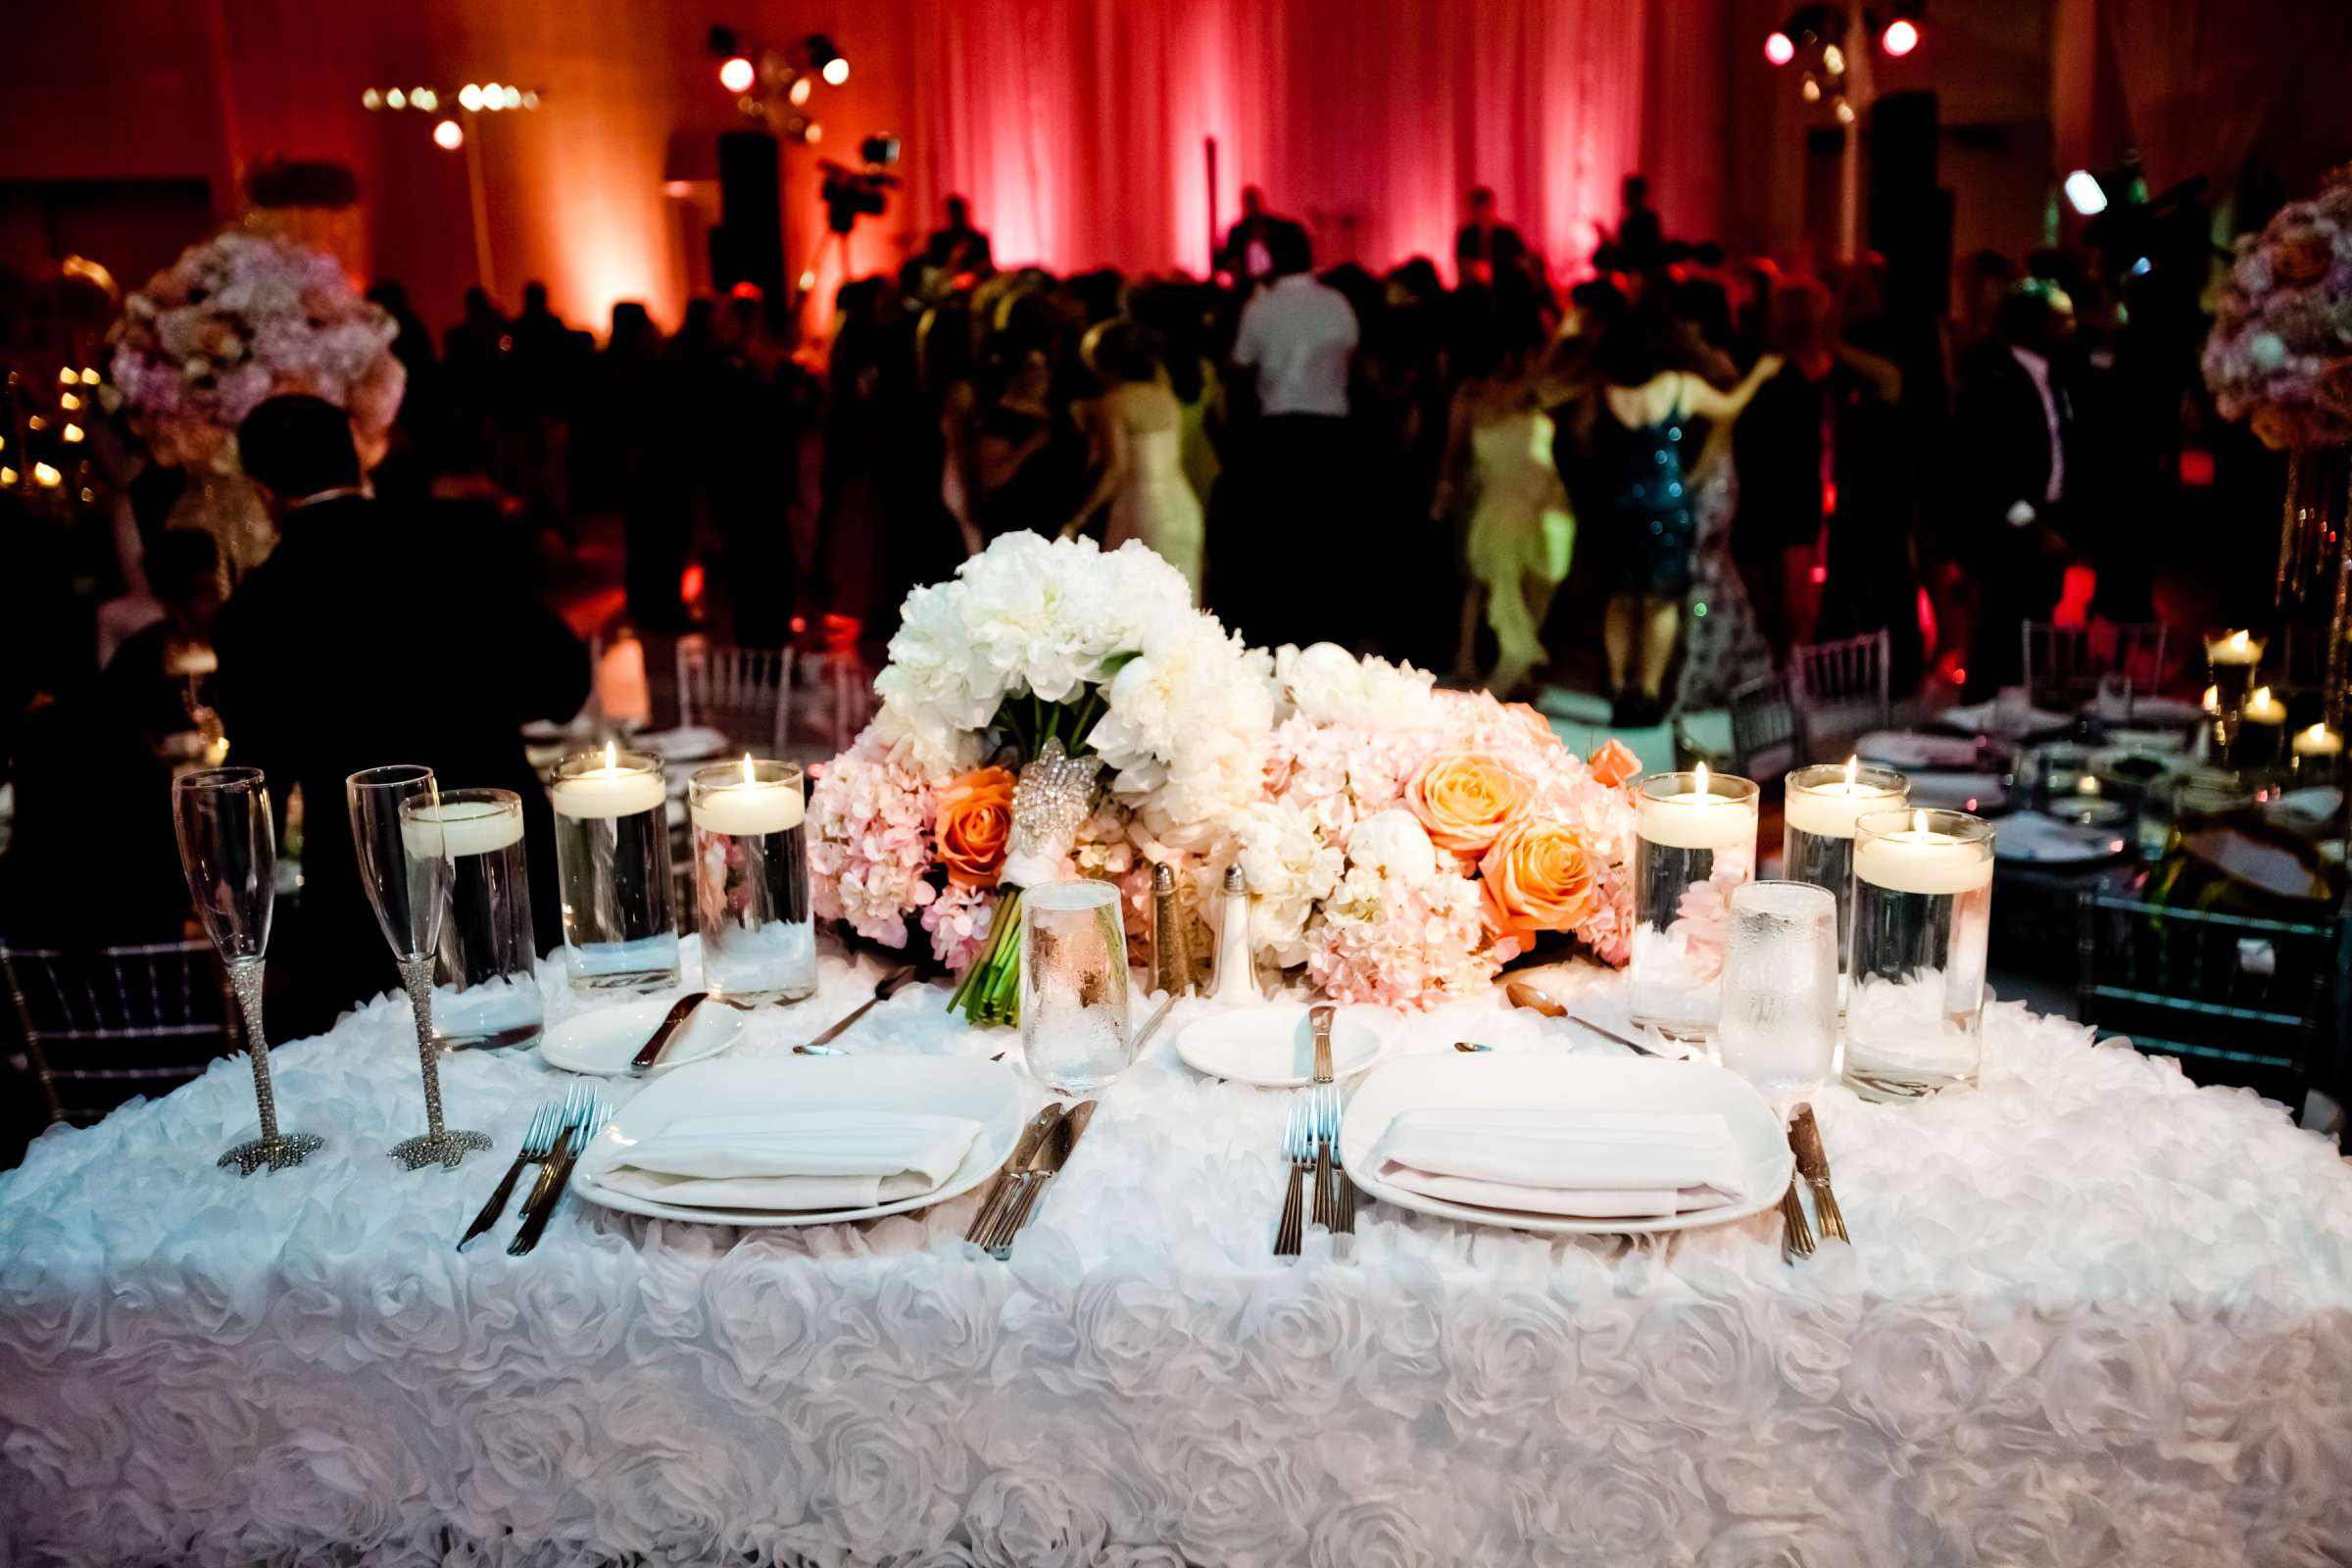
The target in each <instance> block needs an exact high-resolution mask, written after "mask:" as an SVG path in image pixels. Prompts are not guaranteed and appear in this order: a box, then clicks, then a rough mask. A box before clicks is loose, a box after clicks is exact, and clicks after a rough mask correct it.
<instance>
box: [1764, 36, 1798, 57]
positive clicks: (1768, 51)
mask: <svg viewBox="0 0 2352 1568" xmlns="http://www.w3.org/2000/svg"><path fill="white" fill-rule="evenodd" d="M1764 58H1765V59H1766V60H1767V61H1769V62H1770V63H1772V64H1773V65H1776V66H1785V65H1787V64H1788V63H1789V61H1791V60H1794V59H1795V58H1796V43H1795V41H1794V40H1793V39H1791V38H1790V37H1789V35H1788V34H1787V33H1785V32H1783V31H1781V30H1780V28H1778V27H1775V28H1773V30H1772V31H1770V32H1768V33H1766V34H1765V35H1764Z"/></svg>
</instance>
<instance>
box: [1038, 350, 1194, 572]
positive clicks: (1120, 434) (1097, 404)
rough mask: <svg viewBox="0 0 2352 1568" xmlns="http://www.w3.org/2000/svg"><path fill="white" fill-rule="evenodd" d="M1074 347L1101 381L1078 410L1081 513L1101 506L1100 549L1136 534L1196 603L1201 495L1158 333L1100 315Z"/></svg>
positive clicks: (1084, 514) (1181, 408)
mask: <svg viewBox="0 0 2352 1568" xmlns="http://www.w3.org/2000/svg"><path fill="white" fill-rule="evenodd" d="M1079 352H1080V355H1081V357H1082V358H1084V360H1085V361H1086V365H1087V368H1089V369H1091V370H1093V371H1094V373H1095V378H1096V379H1097V380H1098V381H1099V382H1100V383H1101V384H1102V387H1103V394H1102V396H1101V397H1099V398H1096V399H1094V400H1093V402H1092V403H1091V404H1090V405H1089V407H1088V408H1087V410H1086V413H1085V419H1084V422H1085V423H1086V425H1087V428H1088V433H1089V435H1090V436H1091V437H1092V438H1093V441H1094V446H1095V489H1094V501H1093V503H1092V504H1091V505H1090V506H1088V507H1087V508H1085V509H1083V510H1082V512H1081V514H1080V515H1081V516H1082V517H1083V516H1088V515H1092V514H1093V512H1094V510H1095V508H1096V507H1101V506H1104V505H1107V507H1108V509H1109V517H1108V522H1107V524H1106V525H1105V527H1104V529H1103V549H1105V550H1116V549H1118V548H1119V546H1121V545H1123V544H1125V543H1126V542H1127V541H1128V540H1130V539H1141V540H1142V541H1143V542H1144V543H1145V544H1146V545H1147V546H1149V547H1150V548H1151V549H1152V551H1153V552H1154V553H1155V554H1157V555H1158V556H1159V557H1160V558H1161V559H1162V560H1164V561H1166V562H1167V563H1168V564H1169V565H1171V566H1174V567H1175V568H1176V569H1177V570H1178V571H1181V572H1183V573H1184V576H1185V580H1186V581H1187V582H1189V583H1191V584H1192V585H1193V603H1194V604H1196V605H1198V604H1199V603H1200V602H1201V545H1202V539H1203V535H1204V531H1205V530H1204V528H1203V526H1202V522H1201V498H1200V497H1199V496H1197V495H1195V494H1194V493H1193V487H1192V483H1191V481H1190V480H1188V479H1187V478H1186V477H1185V474H1184V406H1183V405H1182V404H1180V403H1179V402H1177V400H1176V394H1175V393H1174V392H1172V391H1170V390H1169V388H1168V379H1167V375H1166V373H1165V371H1164V370H1163V369H1162V368H1161V366H1160V359H1159V334H1158V333H1156V332H1154V331H1152V329H1151V328H1149V327H1146V326H1139V325H1137V324H1136V323H1135V322H1133V321H1131V320H1125V319H1120V320H1112V321H1104V322H1103V323H1102V324H1100V325H1098V326H1097V327H1095V329H1094V330H1093V331H1091V332H1089V333H1087V335H1086V341H1085V343H1084V344H1083V345H1082V346H1081V348H1080V351H1079ZM1064 531H1065V533H1069V532H1075V531H1076V530H1075V528H1072V529H1068V530H1064Z"/></svg>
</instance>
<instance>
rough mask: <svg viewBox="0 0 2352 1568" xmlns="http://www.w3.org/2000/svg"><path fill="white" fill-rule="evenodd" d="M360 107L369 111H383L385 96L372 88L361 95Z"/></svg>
mask: <svg viewBox="0 0 2352 1568" xmlns="http://www.w3.org/2000/svg"><path fill="white" fill-rule="evenodd" d="M360 107H361V108H362V109H368V110H374V109H381V108H383V107H384V95H383V94H382V93H380V92H377V91H376V90H375V89H374V88H373V87H370V88H368V90H367V91H365V92H363V93H361V94H360Z"/></svg>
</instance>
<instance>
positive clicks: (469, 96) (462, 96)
mask: <svg viewBox="0 0 2352 1568" xmlns="http://www.w3.org/2000/svg"><path fill="white" fill-rule="evenodd" d="M458 107H459V108H460V109H463V110H465V111H466V113H467V114H471V113H472V112H473V111H474V110H476V109H479V108H481V107H482V89H481V86H480V84H479V83H477V82H471V81H469V82H467V83H466V85H465V86H463V87H460V88H459V89H458Z"/></svg>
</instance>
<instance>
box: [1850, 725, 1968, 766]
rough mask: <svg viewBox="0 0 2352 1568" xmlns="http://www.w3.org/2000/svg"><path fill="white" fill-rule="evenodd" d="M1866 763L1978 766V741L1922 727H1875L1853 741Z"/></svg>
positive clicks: (1855, 748)
mask: <svg viewBox="0 0 2352 1568" xmlns="http://www.w3.org/2000/svg"><path fill="white" fill-rule="evenodd" d="M1854 750H1855V752H1856V753H1857V754H1858V755H1860V757H1861V759H1862V760H1864V761H1865V762H1882V763H1885V764H1886V765H1887V766H1888V767H1958V768H1970V767H1975V766H1976V765H1977V743H1976V742H1975V741H1974V740H1970V739H1966V738H1963V737H1961V736H1958V735H1930V734H1927V733H1925V732H1924V731H1921V730H1904V729H1874V730H1872V731H1871V732H1870V733H1869V734H1867V735H1865V736H1863V737H1862V738H1861V739H1860V740H1858V741H1856V742H1854Z"/></svg>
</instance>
